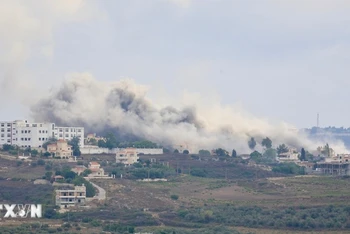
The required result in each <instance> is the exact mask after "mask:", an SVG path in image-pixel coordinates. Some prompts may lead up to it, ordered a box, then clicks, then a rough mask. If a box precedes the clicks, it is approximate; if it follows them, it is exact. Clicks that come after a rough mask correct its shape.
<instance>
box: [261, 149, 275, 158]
mask: <svg viewBox="0 0 350 234" xmlns="http://www.w3.org/2000/svg"><path fill="white" fill-rule="evenodd" d="M263 157H265V158H269V159H271V160H272V161H274V160H276V157H277V152H276V150H275V149H271V148H270V149H266V151H265V152H264V154H263Z"/></svg>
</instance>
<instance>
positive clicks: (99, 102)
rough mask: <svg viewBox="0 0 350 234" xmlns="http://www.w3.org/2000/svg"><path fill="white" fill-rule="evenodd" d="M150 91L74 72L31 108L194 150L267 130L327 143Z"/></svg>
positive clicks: (309, 144) (240, 142)
mask: <svg viewBox="0 0 350 234" xmlns="http://www.w3.org/2000/svg"><path fill="white" fill-rule="evenodd" d="M146 94H147V89H146V88H145V87H144V86H141V85H137V84H135V83H134V82H133V81H132V80H121V81H116V82H99V81H97V80H95V79H94V78H93V77H92V76H91V75H89V74H75V75H74V76H72V77H71V78H69V79H66V80H65V81H64V82H63V83H62V85H61V86H60V87H58V88H56V89H53V90H51V92H50V94H49V95H48V96H47V97H44V98H42V99H41V100H40V101H39V102H37V103H36V104H35V105H33V106H32V107H31V111H32V115H33V118H34V119H35V120H36V121H51V122H55V123H57V124H59V125H63V126H83V127H85V128H86V132H91V133H92V132H96V133H100V134H102V133H105V132H106V131H114V132H115V133H117V134H118V135H119V136H120V137H124V138H128V139H148V140H151V141H154V142H156V143H158V144H161V145H163V146H167V147H169V146H170V147H171V146H173V145H178V144H185V145H188V146H189V148H190V150H193V151H195V150H198V149H213V148H217V147H223V148H225V149H227V150H232V149H236V150H237V151H238V152H239V153H248V152H250V150H249V149H248V145H247V142H248V140H249V139H250V137H255V138H256V140H257V141H258V142H261V140H262V139H263V138H264V137H266V136H268V137H270V138H271V139H272V141H273V144H274V145H275V146H276V145H277V144H281V143H286V144H288V145H289V146H293V147H297V148H299V149H300V148H301V147H305V148H306V149H308V150H310V151H312V150H315V149H316V148H317V146H319V145H322V144H324V142H314V141H311V140H310V139H308V138H307V137H306V136H305V135H301V134H299V133H296V132H294V131H290V128H291V127H292V126H290V125H288V124H285V123H281V124H280V125H278V126H273V125H271V124H269V123H268V122H267V121H264V120H261V119H258V118H256V117H253V116H250V115H249V114H248V113H245V112H244V111H242V110H237V109H234V108H231V107H223V106H221V105H219V104H217V103H210V102H200V101H196V102H195V103H191V100H188V105H186V106H182V107H180V108H175V107H173V106H165V107H164V106H163V107H162V106H158V105H156V104H155V103H154V102H151V101H150V100H149V99H148V98H147V97H146ZM332 147H333V148H334V149H335V150H336V151H338V152H339V151H341V152H347V151H346V149H345V147H344V144H342V143H341V142H334V143H333V145H332ZM339 153H340V152H339Z"/></svg>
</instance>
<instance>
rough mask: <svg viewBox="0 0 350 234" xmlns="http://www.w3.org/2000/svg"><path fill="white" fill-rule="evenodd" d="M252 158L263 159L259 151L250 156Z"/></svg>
mask: <svg viewBox="0 0 350 234" xmlns="http://www.w3.org/2000/svg"><path fill="white" fill-rule="evenodd" d="M250 157H251V158H260V157H262V155H261V153H259V152H258V151H256V150H255V151H254V152H253V153H251V154H250Z"/></svg>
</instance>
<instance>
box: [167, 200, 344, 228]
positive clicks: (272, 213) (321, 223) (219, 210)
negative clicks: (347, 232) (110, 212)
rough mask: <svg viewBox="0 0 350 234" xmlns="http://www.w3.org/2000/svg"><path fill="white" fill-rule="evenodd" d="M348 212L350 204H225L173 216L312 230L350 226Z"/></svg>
mask: <svg viewBox="0 0 350 234" xmlns="http://www.w3.org/2000/svg"><path fill="white" fill-rule="evenodd" d="M168 215H171V214H168ZM349 215H350V206H339V207H336V206H332V205H330V206H326V207H311V208H305V207H299V208H294V207H289V208H261V207H256V206H254V207H247V206H245V207H236V206H232V205H229V204H227V205H218V206H211V207H208V206H205V207H202V208H195V209H188V210H179V211H178V213H177V219H179V220H183V221H188V222H195V223H220V224H225V225H233V226H244V227H254V228H259V227H271V228H280V229H287V228H289V229H310V230H315V229H350V218H349ZM168 218H169V217H168Z"/></svg>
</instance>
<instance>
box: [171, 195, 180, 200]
mask: <svg viewBox="0 0 350 234" xmlns="http://www.w3.org/2000/svg"><path fill="white" fill-rule="evenodd" d="M170 198H171V199H173V200H178V199H179V195H176V194H173V195H171V196H170Z"/></svg>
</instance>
